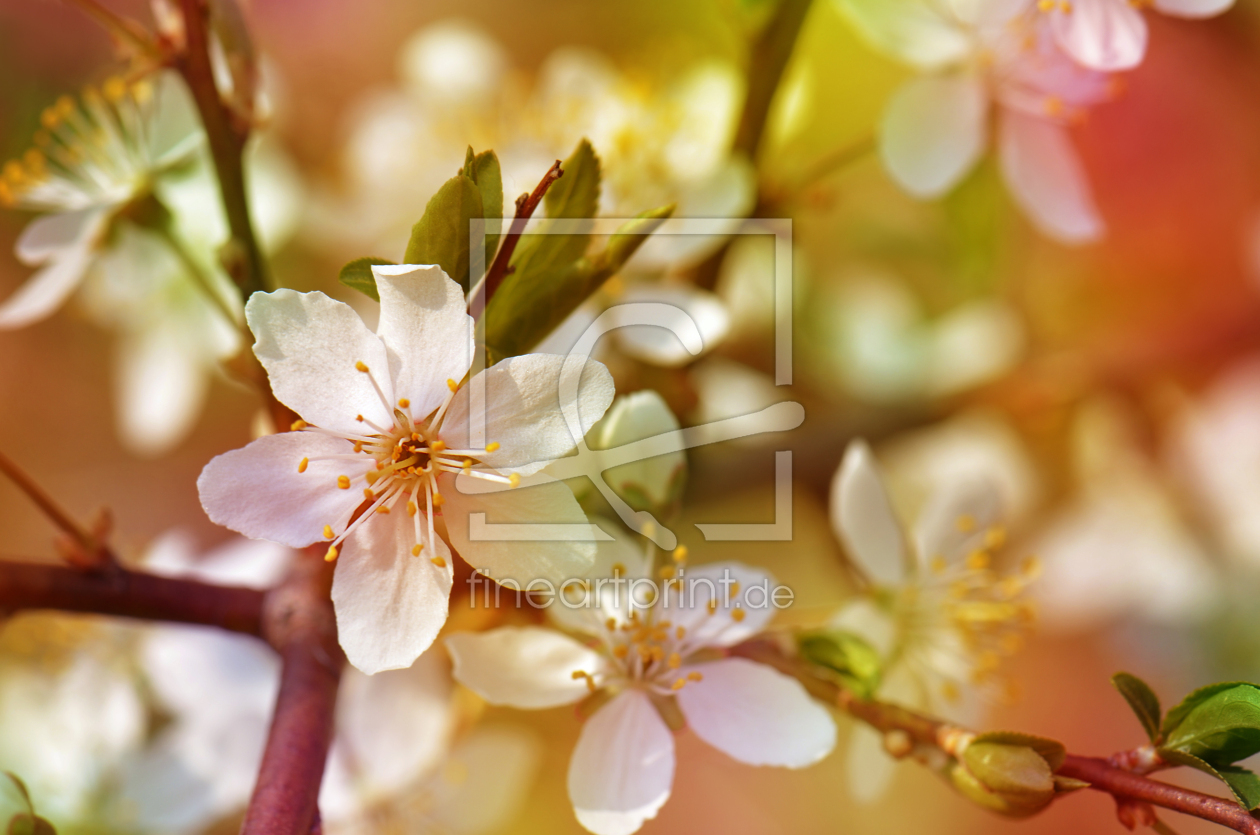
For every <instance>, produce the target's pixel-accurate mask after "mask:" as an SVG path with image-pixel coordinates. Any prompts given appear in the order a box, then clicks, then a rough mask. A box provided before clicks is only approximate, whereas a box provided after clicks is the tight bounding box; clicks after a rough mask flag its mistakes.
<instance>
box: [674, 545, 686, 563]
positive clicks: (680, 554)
mask: <svg viewBox="0 0 1260 835" xmlns="http://www.w3.org/2000/svg"><path fill="white" fill-rule="evenodd" d="M673 557H674V562H679V563H681V562H686V561H687V546H686V545H679V546H678V547H677V548H675V549H674V554H673Z"/></svg>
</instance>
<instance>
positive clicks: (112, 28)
mask: <svg viewBox="0 0 1260 835" xmlns="http://www.w3.org/2000/svg"><path fill="white" fill-rule="evenodd" d="M70 2H72V3H74V4H75V5H76V6H78V7H79V8H80V9H82V10H83V13H84V14H86V15H87V16H88V17H90V18H92V19H93V20H95V21H96V22H97V23H99V24H100V25H101V27H102V28H104V29H105V31H106V32H109V33H110V34H111V35H113V36H114V37H115V38H117V39H118V40H119V41H120V42H122V43H125V44H127V45H128V46H130V47H131V48H132V49H134V50H135V51H136V52H137V53H138V54H140V55H144V56H145V57H147V58H156V57H157V54H158V51H157V47H156V46H155V45H154V43H153V42H152V41H151V40H150V39H149V33H148V32H146V31H145V29H144V27H143V26H141V25H140V24H138V23H137V22H136V21H134V20H128V19H127V18H125V17H121V16H119V15H117V14H115V13H114V12H112V11H110V10H109V9H108V8H106V7H105V6H103V5H102V4H101V3H99V2H98V0H70Z"/></svg>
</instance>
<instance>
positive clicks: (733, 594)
mask: <svg viewBox="0 0 1260 835" xmlns="http://www.w3.org/2000/svg"><path fill="white" fill-rule="evenodd" d="M738 594H739V583H737V582H736V583H731V593H730V599H731V600H734V599H735V597H736V595H738Z"/></svg>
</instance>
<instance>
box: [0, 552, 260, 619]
mask: <svg viewBox="0 0 1260 835" xmlns="http://www.w3.org/2000/svg"><path fill="white" fill-rule="evenodd" d="M263 597H264V593H263V592H261V591H257V590H255V589H247V588H238V587H233V586H216V585H211V584H209V583H201V582H198V581H196V580H182V579H176V578H172V577H159V576H157V575H155V574H145V573H143V572H139V571H129V570H127V569H124V568H117V569H114V570H111V571H108V572H102V571H76V570H74V569H72V568H64V567H62V566H58V565H46V564H37V563H26V562H9V561H0V611H3V612H6V613H7V612H14V611H21V610H34V609H59V610H61V611H66V612H88V613H93V614H98V615H118V616H121V617H127V618H137V619H140V620H162V621H172V622H175V623H197V624H202V625H205V626H217V627H219V628H221V629H227V630H230V631H232V632H244V633H245V634H248V635H261V634H262V612H263Z"/></svg>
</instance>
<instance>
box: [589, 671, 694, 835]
mask: <svg viewBox="0 0 1260 835" xmlns="http://www.w3.org/2000/svg"><path fill="white" fill-rule="evenodd" d="M673 782H674V737H673V735H672V734H671V733H670V732H669V728H667V727H666V726H665V723H664V722H663V721H662V720H661V717H660V715H659V714H658V713H657V712H656V708H655V707H653V706H652V702H651V701H650V700H649V699H648V697H647V696H646V695H645V694H644V693H643V692H642V691H640V690H627V691H625V692H623V693H622V694H621V695H619V696H617V697H616V698H615V699H613V700H612V701H611V702H609V703H608V704H606V705H604V706H603V707H602V708H600V709H599V710H598V711H597V712H596V713H595V715H594V716H592V717H591V718H590V719H588V720H586V724H585V725H583V726H582V735H581V736H579V737H578V742H577V747H576V748H574V749H573V759H572V760H570V761H569V799H570V800H572V801H573V811H574V812H575V813H576V814H577V819H578V822H579V823H581V824H582V826H584V827H586V829H587V830H588V831H590V832H594V833H595V835H630V833H632V832H637V831H638V829H639V827H641V826H643V822H644V821H647V820H651V819H652V818H654V817H656V813H657V812H658V811H660V808H661V807H662V806H664V805H665V801H666V800H668V799H669V792H670V787H671V786H672V785H673Z"/></svg>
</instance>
